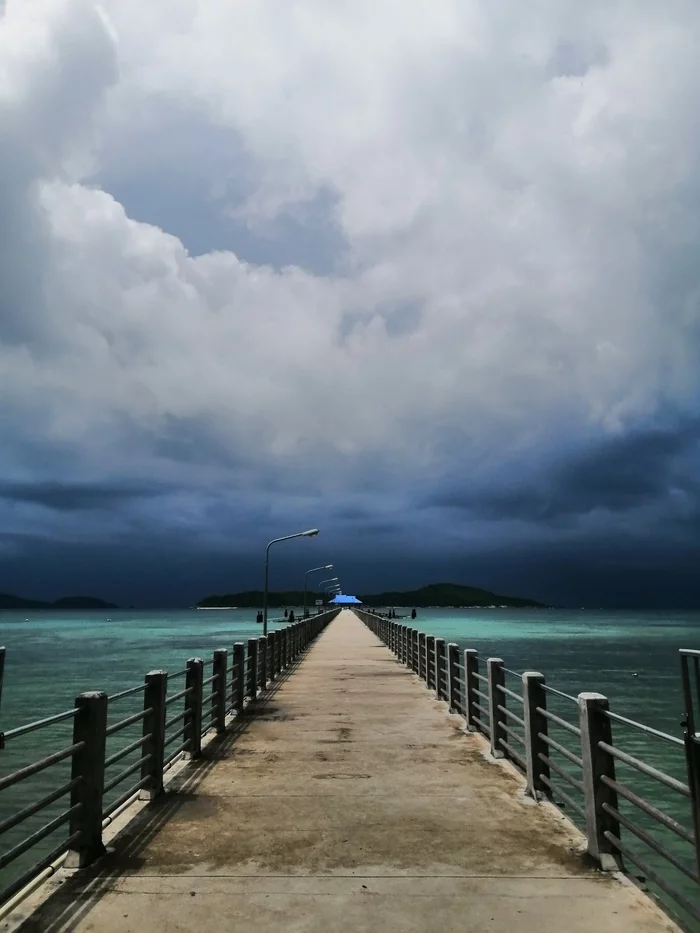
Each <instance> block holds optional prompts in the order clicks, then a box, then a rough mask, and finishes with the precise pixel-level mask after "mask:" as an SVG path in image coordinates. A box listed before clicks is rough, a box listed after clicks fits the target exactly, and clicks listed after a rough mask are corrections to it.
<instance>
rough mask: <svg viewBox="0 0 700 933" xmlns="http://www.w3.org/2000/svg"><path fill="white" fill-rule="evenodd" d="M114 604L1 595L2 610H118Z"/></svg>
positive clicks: (85, 599) (90, 598)
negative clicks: (53, 600)
mask: <svg viewBox="0 0 700 933" xmlns="http://www.w3.org/2000/svg"><path fill="white" fill-rule="evenodd" d="M118 608H119V607H118V606H116V605H115V604H114V603H107V602H105V601H104V600H103V599H96V598H95V597H94V596H63V597H62V598H61V599H57V600H56V601H55V602H52V603H50V602H46V601H44V600H40V599H24V598H23V597H21V596H12V595H11V594H10V593H0V609H118Z"/></svg>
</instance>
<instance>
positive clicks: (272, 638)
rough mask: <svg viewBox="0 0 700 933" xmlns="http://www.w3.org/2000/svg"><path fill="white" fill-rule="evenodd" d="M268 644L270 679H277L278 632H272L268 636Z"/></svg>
mask: <svg viewBox="0 0 700 933" xmlns="http://www.w3.org/2000/svg"><path fill="white" fill-rule="evenodd" d="M267 644H268V665H267V671H268V674H267V676H268V679H269V680H271V681H272V680H275V678H276V677H277V632H270V634H269V635H268V636H267Z"/></svg>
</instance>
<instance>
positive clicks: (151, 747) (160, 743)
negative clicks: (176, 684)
mask: <svg viewBox="0 0 700 933" xmlns="http://www.w3.org/2000/svg"><path fill="white" fill-rule="evenodd" d="M167 691H168V675H167V673H166V672H165V671H149V672H148V674H146V689H145V690H144V691H143V708H144V711H145V710H147V709H150V710H151V712H150V713H147V714H146V715H145V716H144V717H143V738H144V740H145V741H144V743H143V745H142V753H141V757H142V758H146V756H147V755H150V758H148V760H147V761H144V763H143V764H142V765H141V779H142V780H143V781H147V782H148V783H147V784H146V785H145V786H144V787H142V788H141V790H140V791H139V799H141V800H155V798H156V797H158V796H159V795H160V794H162V793H163V759H164V757H165V713H166V706H165V696H166V693H167Z"/></svg>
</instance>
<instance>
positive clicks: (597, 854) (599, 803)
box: [578, 693, 620, 871]
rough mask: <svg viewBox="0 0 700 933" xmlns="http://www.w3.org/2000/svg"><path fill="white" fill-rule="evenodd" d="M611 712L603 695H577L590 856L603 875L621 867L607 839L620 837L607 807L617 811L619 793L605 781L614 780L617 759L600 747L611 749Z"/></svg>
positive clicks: (618, 827)
mask: <svg viewBox="0 0 700 933" xmlns="http://www.w3.org/2000/svg"><path fill="white" fill-rule="evenodd" d="M608 708H609V704H608V700H607V697H604V696H603V695H602V694H600V693H579V695H578V711H579V726H580V729H581V759H582V761H583V769H582V770H583V796H584V800H585V804H586V836H587V838H588V853H589V855H591V856H592V857H593V858H594V859H596V860H597V861H598V862H600V867H601V868H602V869H603V871H617V870H618V868H619V867H620V865H619V857H618V855H617V850H616V849H615V847H614V846H613V845H612V843H611V842H609V841H608V839H606V838H605V833H606V832H610V833H611V834H612V835H613V836H617V837H618V838H619V836H620V825H619V823H618V821H617V819H616V818H615V817H614V816H612V815H611V814H610V813H608V812H607V810H606V809H605V805H606V804H607V805H608V806H609V807H612V808H613V809H614V810H617V792H616V791H615V790H613V788H612V787H609V786H608V785H607V784H605V783H604V782H603V780H602V778H603V777H604V776H605V777H607V778H608V779H609V780H611V781H614V780H615V759H614V758H613V757H612V755H611V754H610V753H609V752H607V751H606V750H605V749H604V748H601V747H600V743H601V742H602V743H604V744H606V745H610V746H612V724H611V722H610V720H609V719H608V717H607V716H606V715H605V713H606V712H607V710H608Z"/></svg>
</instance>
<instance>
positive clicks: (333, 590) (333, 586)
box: [325, 583, 342, 601]
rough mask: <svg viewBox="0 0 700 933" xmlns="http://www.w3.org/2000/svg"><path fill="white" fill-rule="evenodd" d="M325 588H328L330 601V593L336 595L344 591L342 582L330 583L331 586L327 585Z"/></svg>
mask: <svg viewBox="0 0 700 933" xmlns="http://www.w3.org/2000/svg"><path fill="white" fill-rule="evenodd" d="M325 589H326V600H327V601H328V596H329V595H330V594H332V595H333V596H336V595H337V594H338V593H342V589H341V587H340V584H338V583H335V584H330V586H327V587H326V588H325Z"/></svg>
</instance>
